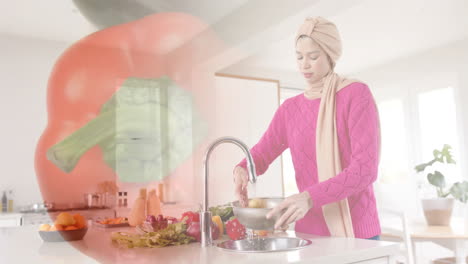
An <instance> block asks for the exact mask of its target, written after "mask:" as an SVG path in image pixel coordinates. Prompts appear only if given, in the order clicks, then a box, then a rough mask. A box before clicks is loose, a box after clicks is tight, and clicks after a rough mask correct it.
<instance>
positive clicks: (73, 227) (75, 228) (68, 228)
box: [65, 226, 78, 230]
mask: <svg viewBox="0 0 468 264" xmlns="http://www.w3.org/2000/svg"><path fill="white" fill-rule="evenodd" d="M77 229H78V227H76V226H67V227H65V230H77Z"/></svg>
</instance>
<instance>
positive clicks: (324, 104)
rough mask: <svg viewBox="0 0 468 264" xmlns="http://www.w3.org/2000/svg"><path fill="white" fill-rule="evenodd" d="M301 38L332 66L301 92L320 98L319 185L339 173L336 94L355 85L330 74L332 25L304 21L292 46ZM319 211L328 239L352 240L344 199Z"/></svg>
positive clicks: (336, 42) (337, 46) (336, 39)
mask: <svg viewBox="0 0 468 264" xmlns="http://www.w3.org/2000/svg"><path fill="white" fill-rule="evenodd" d="M301 35H306V36H309V37H311V38H312V39H313V40H314V41H315V42H316V43H317V44H318V45H319V46H320V47H321V48H322V49H323V50H324V51H325V53H326V54H327V55H328V56H329V59H330V61H331V63H332V70H331V71H330V72H329V73H328V74H327V75H326V76H325V77H324V78H323V79H322V85H318V86H317V87H313V88H309V89H307V90H306V91H305V96H306V97H307V98H309V99H315V98H321V101H320V108H319V112H318V119H317V132H316V152H317V155H316V156H317V168H318V177H319V181H320V182H322V181H325V180H328V179H330V178H332V177H335V176H336V175H337V174H338V173H340V172H341V170H342V168H341V161H340V150H339V147H338V136H337V131H336V118H335V112H336V107H335V95H336V92H338V91H339V90H340V89H342V88H343V87H345V86H347V85H348V84H351V83H353V82H359V81H358V80H351V79H346V78H342V77H340V76H338V74H336V73H335V72H333V68H334V67H335V64H336V61H337V60H338V58H339V57H340V56H341V40H340V36H339V33H338V30H337V28H336V26H335V25H334V24H333V23H332V22H330V21H328V20H326V19H324V18H322V17H314V18H307V19H306V20H305V21H304V23H303V24H302V26H301V27H300V28H299V31H298V33H297V36H296V43H297V40H298V39H299V37H300V36H301ZM322 210H323V215H324V217H325V221H326V223H327V226H328V230H329V231H330V234H331V235H332V236H341V237H354V230H353V223H352V220H351V214H350V209H349V204H348V199H344V200H341V201H338V202H335V203H331V204H326V205H324V206H323V207H322Z"/></svg>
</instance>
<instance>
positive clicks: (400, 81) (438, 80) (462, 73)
mask: <svg viewBox="0 0 468 264" xmlns="http://www.w3.org/2000/svg"><path fill="white" fill-rule="evenodd" d="M467 47H468V39H465V40H460V41H457V42H454V43H451V44H449V45H444V46H441V47H437V48H434V49H430V50H426V51H421V52H419V53H417V54H410V55H408V56H406V57H404V58H401V59H398V60H395V61H393V62H390V63H386V64H384V65H381V66H378V67H374V68H371V69H368V70H364V71H361V72H358V73H355V74H353V75H352V76H353V77H357V78H358V79H361V80H363V81H365V82H366V83H368V84H369V86H370V87H371V89H372V91H373V94H374V96H375V98H376V101H377V102H379V101H383V100H387V99H391V98H394V97H402V96H403V97H406V98H405V100H406V103H408V102H409V100H408V99H407V98H409V97H411V96H415V95H416V93H417V92H420V91H427V90H431V89H438V88H445V87H447V86H451V87H453V88H454V90H455V97H456V98H455V100H456V101H455V103H456V111H457V121H458V124H459V126H458V131H457V132H458V137H459V142H460V144H459V146H453V147H454V148H458V153H459V156H458V157H456V160H457V161H458V165H457V166H460V167H461V171H462V175H464V177H465V179H468V176H467V174H468V173H467V172H468V171H467V169H468V166H467V162H468V160H467V158H468V142H467V140H468V138H467V137H466V135H465V134H466V132H468V105H467V102H468V77H467V76H468V48H467ZM412 107H415V106H414V105H408V104H407V105H406V106H405V111H407V112H406V113H405V114H408V113H409V111H410V110H415V109H411V108H412ZM434 107H437V106H434ZM413 112H414V111H413ZM408 115H409V114H408ZM410 120H411V121H417V120H415V119H414V118H411V119H410ZM413 123H414V122H413ZM409 125H410V126H411V125H414V124H409ZM409 139H410V140H411V139H415V138H414V135H413V137H412V138H409ZM415 141H416V142H415ZM415 141H411V145H413V146H412V147H410V148H408V150H407V151H408V158H409V161H408V163H409V165H412V166H414V165H415V164H417V163H418V162H420V161H421V156H422V153H420V150H419V149H418V146H417V145H415V144H417V140H415ZM412 166H411V168H410V169H411V170H410V171H411V172H413V167H412ZM420 176H421V175H414V174H413V173H411V175H408V177H420ZM411 180H412V181H413V183H414V180H415V179H411ZM400 187H401V186H400ZM400 187H396V188H395V190H391V189H390V187H389V186H386V187H385V188H384V189H385V191H386V192H385V193H386V194H387V196H389V197H383V198H384V201H386V202H388V203H394V205H395V206H403V205H404V206H406V207H407V209H410V213H411V214H415V215H419V216H422V215H421V214H422V211H421V208H420V205H419V200H418V194H417V193H416V189H415V185H414V186H410V187H409V188H406V187H408V186H405V189H406V190H407V191H408V192H413V193H412V194H411V193H407V195H410V196H412V198H414V199H411V200H408V198H409V197H408V196H405V195H404V194H403V193H402V192H404V191H403V190H402V189H401V188H400ZM392 192H393V195H390V193H392ZM396 193H398V195H395V194H396ZM408 201H412V202H408ZM457 205H458V207H459V208H457V211H456V212H455V213H456V214H462V213H463V212H462V208H461V204H457ZM386 206H392V207H393V205H389V204H387V205H386ZM411 209H414V210H411Z"/></svg>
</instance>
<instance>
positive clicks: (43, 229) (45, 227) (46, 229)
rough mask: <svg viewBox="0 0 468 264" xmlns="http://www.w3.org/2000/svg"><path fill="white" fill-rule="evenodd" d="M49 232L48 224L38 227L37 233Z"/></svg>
mask: <svg viewBox="0 0 468 264" xmlns="http://www.w3.org/2000/svg"><path fill="white" fill-rule="evenodd" d="M49 230H50V225H48V224H43V225H41V226H40V227H39V231H49Z"/></svg>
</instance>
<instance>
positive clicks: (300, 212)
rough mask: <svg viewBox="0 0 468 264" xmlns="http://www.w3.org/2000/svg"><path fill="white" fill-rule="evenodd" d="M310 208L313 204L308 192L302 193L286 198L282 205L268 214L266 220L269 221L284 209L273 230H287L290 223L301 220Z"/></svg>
mask: <svg viewBox="0 0 468 264" xmlns="http://www.w3.org/2000/svg"><path fill="white" fill-rule="evenodd" d="M312 206H313V203H312V199H311V198H310V195H309V192H307V191H304V192H301V193H298V194H294V195H291V196H289V197H287V198H286V199H285V200H284V201H283V202H282V203H280V204H279V205H277V206H276V207H275V208H273V209H272V210H271V211H270V212H268V214H267V215H266V218H267V219H270V218H271V217H273V216H274V215H275V214H278V213H280V212H281V211H282V210H283V209H286V210H285V212H284V214H283V215H281V216H280V218H279V219H278V220H277V221H276V223H275V229H287V227H288V225H289V224H290V223H293V222H295V221H297V220H299V219H301V218H303V217H304V216H305V215H306V214H307V212H308V211H309V210H310V209H311V208H312Z"/></svg>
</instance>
